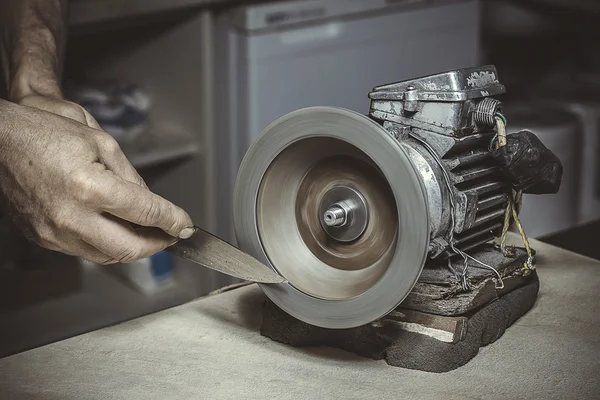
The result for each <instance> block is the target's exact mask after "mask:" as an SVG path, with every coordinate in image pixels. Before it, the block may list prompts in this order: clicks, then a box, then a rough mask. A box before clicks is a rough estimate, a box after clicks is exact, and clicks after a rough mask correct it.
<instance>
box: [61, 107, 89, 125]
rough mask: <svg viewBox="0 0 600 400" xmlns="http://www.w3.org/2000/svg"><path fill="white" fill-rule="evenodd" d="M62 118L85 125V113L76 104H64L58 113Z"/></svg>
mask: <svg viewBox="0 0 600 400" xmlns="http://www.w3.org/2000/svg"><path fill="white" fill-rule="evenodd" d="M58 112H59V114H61V115H62V116H63V117H66V118H70V119H73V120H75V121H77V122H81V123H86V119H85V112H84V111H83V108H82V107H81V106H79V105H77V104H71V103H65V104H64V105H62V106H61V107H60V110H59V111H58Z"/></svg>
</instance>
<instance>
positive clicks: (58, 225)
mask: <svg viewBox="0 0 600 400" xmlns="http://www.w3.org/2000/svg"><path fill="white" fill-rule="evenodd" d="M52 223H53V225H54V228H55V229H56V231H57V232H74V231H76V230H77V224H76V223H75V219H74V217H73V215H72V213H70V212H68V211H67V210H63V209H61V210H57V211H55V212H54V213H53V217H52Z"/></svg>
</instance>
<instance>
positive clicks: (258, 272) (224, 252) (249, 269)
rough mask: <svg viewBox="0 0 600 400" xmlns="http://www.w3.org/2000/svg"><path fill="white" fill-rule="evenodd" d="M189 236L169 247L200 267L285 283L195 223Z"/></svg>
mask: <svg viewBox="0 0 600 400" xmlns="http://www.w3.org/2000/svg"><path fill="white" fill-rule="evenodd" d="M194 229H195V230H196V231H195V232H194V234H193V235H192V236H191V237H190V238H189V239H183V240H180V241H178V242H177V243H175V244H174V245H172V246H170V247H168V248H167V249H166V250H167V251H168V252H170V253H171V254H174V255H177V256H179V257H183V258H185V259H186V260H190V261H193V262H195V263H197V264H200V265H202V266H203V267H206V268H210V269H213V270H215V271H219V272H222V273H224V274H227V275H231V276H234V277H236V278H240V279H243V280H247V281H251V282H259V283H286V282H287V281H286V280H285V279H284V278H283V277H281V276H280V275H278V274H277V273H276V272H274V271H273V270H272V269H271V268H269V267H268V266H266V265H264V264H263V263H261V262H260V261H258V260H257V259H256V258H254V257H252V256H250V255H249V254H247V253H244V252H243V251H241V250H240V249H238V248H237V247H235V246H232V245H231V244H229V243H227V242H225V241H224V240H221V239H219V238H218V237H216V236H214V235H212V234H210V233H208V232H206V231H205V230H203V229H201V228H199V227H197V226H195V227H194Z"/></svg>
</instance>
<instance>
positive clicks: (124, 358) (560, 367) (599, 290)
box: [0, 241, 600, 400]
mask: <svg viewBox="0 0 600 400" xmlns="http://www.w3.org/2000/svg"><path fill="white" fill-rule="evenodd" d="M532 244H533V246H534V247H535V248H536V249H537V250H538V253H539V258H538V273H539V277H540V281H541V287H540V295H539V298H538V301H537V303H536V305H535V306H534V308H533V309H532V310H531V311H530V312H529V313H528V314H526V315H525V316H524V317H523V318H521V319H520V320H519V321H517V322H516V324H515V325H513V326H512V327H510V328H509V329H508V330H507V331H506V333H505V334H504V336H502V337H501V338H500V339H499V340H498V341H497V342H495V343H493V344H492V345H490V346H488V347H485V348H483V349H481V351H480V353H479V354H478V355H477V356H476V357H475V358H474V359H473V360H471V361H470V362H469V363H468V364H466V365H465V366H463V367H461V368H459V369H457V370H454V371H452V372H448V373H443V374H433V373H425V372H421V371H415V370H408V369H402V368H395V367H390V366H388V365H387V364H386V363H385V361H374V360H370V359H365V358H361V357H358V356H354V355H352V354H349V353H346V352H343V351H339V350H334V349H326V348H320V349H314V348H310V349H299V348H293V347H290V346H287V345H284V344H280V343H275V342H273V341H271V340H270V339H268V338H265V337H263V336H261V335H260V334H259V328H260V325H261V318H260V309H261V304H262V301H263V299H264V295H263V294H262V292H261V291H260V289H259V288H258V287H257V286H256V285H254V284H253V285H250V286H245V287H241V288H237V289H234V290H231V291H228V292H225V293H221V294H218V295H214V296H210V297H205V298H202V299H199V300H197V301H194V302H191V303H188V304H185V305H182V306H179V307H176V308H172V309H169V310H165V311H162V312H158V313H156V314H152V315H149V316H146V317H142V318H139V319H135V320H132V321H129V322H125V323H122V324H120V325H116V326H113V327H109V328H105V329H101V330H98V331H94V332H91V333H87V334H84V335H81V336H77V337H73V338H70V339H66V340H64V341H61V342H58V343H54V344H50V345H47V346H44V347H41V348H38V349H34V350H30V351H27V352H25V353H21V354H17V355H14V356H11V357H8V358H4V359H2V360H0V398H2V399H11V400H12V399H15V400H19V399H50V400H53V399H103V400H108V399H128V400H135V399H311V400H312V399H371V398H373V399H392V398H398V399H466V398H471V399H473V398H485V399H490V398H493V399H529V398H530V399H579V400H581V399H592V398H596V399H597V398H600V384H599V380H600V339H599V338H600V333H599V332H600V317H599V316H598V311H597V310H598V305H599V304H600V262H598V261H595V260H591V259H589V258H585V257H582V256H579V255H576V254H573V253H570V252H567V251H564V250H560V249H558V248H555V247H551V246H548V245H543V244H541V243H539V242H537V241H532ZM2 329H5V328H4V327H3V328H2Z"/></svg>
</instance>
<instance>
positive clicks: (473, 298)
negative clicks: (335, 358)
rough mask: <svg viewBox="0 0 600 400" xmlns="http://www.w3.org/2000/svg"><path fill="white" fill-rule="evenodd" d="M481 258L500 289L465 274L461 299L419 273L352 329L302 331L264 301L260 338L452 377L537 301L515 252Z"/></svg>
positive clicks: (485, 278) (450, 286) (449, 285)
mask: <svg viewBox="0 0 600 400" xmlns="http://www.w3.org/2000/svg"><path fill="white" fill-rule="evenodd" d="M485 250H486V249H484V251H482V252H481V253H480V254H477V256H478V257H479V258H478V259H480V260H482V261H483V259H484V258H485V259H486V263H487V264H489V265H492V266H494V268H496V269H497V270H498V272H499V273H500V274H501V276H502V277H503V281H504V288H502V289H497V288H496V286H495V282H494V279H493V275H494V273H493V271H491V270H487V269H486V270H483V271H479V270H478V271H477V272H475V271H474V269H473V272H471V271H470V275H469V276H470V277H471V280H470V283H471V285H472V287H471V290H469V291H464V290H462V289H461V285H460V281H459V280H457V279H454V277H453V276H452V277H451V276H447V275H446V277H445V278H443V276H444V274H446V272H445V271H443V270H442V269H441V268H435V267H434V268H430V269H428V270H426V271H424V273H423V276H422V279H420V280H419V283H418V284H417V286H416V287H415V289H414V290H413V292H411V294H410V295H409V297H408V298H407V299H406V301H405V302H403V303H402V304H401V306H400V307H398V308H396V309H395V310H394V311H393V312H391V313H389V314H388V315H387V316H385V317H384V318H382V319H380V320H377V321H374V322H372V323H370V324H367V325H363V326H360V327H356V328H352V329H325V328H320V327H316V326H312V325H309V324H307V323H304V322H302V321H300V320H298V319H296V318H294V317H292V316H290V315H289V314H287V313H285V312H284V311H282V310H281V309H280V308H278V307H277V306H276V305H275V304H274V303H272V302H271V301H270V300H268V299H267V300H266V301H265V304H264V307H263V324H262V328H261V334H262V335H264V336H267V337H269V338H271V339H273V340H275V341H278V342H282V343H287V344H290V345H292V346H298V347H304V346H329V347H335V348H339V349H342V350H346V351H350V352H352V353H355V354H358V355H361V356H364V357H370V358H373V359H376V360H379V359H385V360H386V361H387V363H388V364H389V365H391V366H396V367H403V368H410V369H417V370H422V371H428V372H446V371H450V370H453V369H456V368H458V367H460V366H462V365H465V364H466V363H467V362H469V360H471V359H472V358H473V357H475V356H476V355H477V353H478V352H479V349H480V348H481V347H483V346H487V345H488V344H490V343H493V342H494V341H496V340H497V339H499V338H500V337H501V336H502V335H503V333H504V331H505V330H506V329H507V328H508V327H509V326H511V325H512V324H513V323H514V322H515V321H517V320H518V319H519V318H520V317H521V316H523V315H524V314H525V313H527V312H528V311H529V310H530V309H531V307H533V305H534V303H535V301H536V299H537V294H538V290H539V280H538V277H537V273H536V272H535V270H531V269H526V268H523V262H524V260H526V254H525V253H524V251H523V250H522V249H516V250H517V251H516V254H515V257H514V258H508V259H507V258H505V257H503V256H502V255H501V254H499V252H495V251H494V252H493V253H494V254H492V252H491V251H489V250H490V249H487V250H488V253H489V254H486V255H484V254H482V253H484V252H485ZM495 253H497V254H495ZM498 254H499V255H498ZM524 254H525V256H524ZM473 256H475V254H473ZM446 268H447V266H446ZM455 269H456V268H455ZM448 271H450V270H449V269H448ZM444 279H445V281H444ZM453 279H454V281H453Z"/></svg>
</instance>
